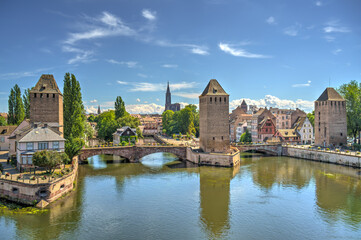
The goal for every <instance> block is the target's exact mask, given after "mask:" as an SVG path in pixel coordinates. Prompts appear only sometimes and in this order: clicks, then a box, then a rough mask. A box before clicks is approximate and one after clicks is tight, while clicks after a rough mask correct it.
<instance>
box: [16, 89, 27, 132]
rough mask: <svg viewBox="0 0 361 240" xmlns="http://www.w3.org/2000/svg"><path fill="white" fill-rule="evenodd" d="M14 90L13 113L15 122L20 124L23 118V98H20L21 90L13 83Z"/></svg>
mask: <svg viewBox="0 0 361 240" xmlns="http://www.w3.org/2000/svg"><path fill="white" fill-rule="evenodd" d="M14 92H15V108H14V115H15V124H17V125H18V124H20V123H21V122H22V121H23V120H24V118H25V110H24V104H23V100H22V98H21V90H20V87H19V86H18V85H17V84H15V86H14Z"/></svg>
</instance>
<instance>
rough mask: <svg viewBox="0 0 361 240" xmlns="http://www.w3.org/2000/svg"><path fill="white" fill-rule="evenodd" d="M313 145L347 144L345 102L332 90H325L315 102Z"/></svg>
mask: <svg viewBox="0 0 361 240" xmlns="http://www.w3.org/2000/svg"><path fill="white" fill-rule="evenodd" d="M314 131H315V145H318V146H330V145H333V146H338V145H346V144H347V119H346V101H345V99H343V98H342V97H341V95H340V94H339V93H338V92H337V91H336V90H335V89H333V88H326V90H325V91H324V92H323V93H322V94H321V96H320V97H319V98H318V99H317V100H316V101H315V128H314Z"/></svg>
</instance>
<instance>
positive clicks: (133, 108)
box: [125, 103, 164, 114]
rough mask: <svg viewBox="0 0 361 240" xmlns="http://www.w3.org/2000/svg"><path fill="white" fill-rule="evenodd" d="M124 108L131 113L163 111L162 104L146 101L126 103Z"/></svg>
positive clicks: (159, 112)
mask: <svg viewBox="0 0 361 240" xmlns="http://www.w3.org/2000/svg"><path fill="white" fill-rule="evenodd" d="M125 109H126V110H127V112H129V113H131V114H139V113H140V114H151V113H158V114H161V113H162V112H163V111H164V106H161V105H158V104H155V103H148V104H130V105H126V106H125Z"/></svg>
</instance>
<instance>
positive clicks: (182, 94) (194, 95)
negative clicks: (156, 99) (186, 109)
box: [172, 92, 201, 99]
mask: <svg viewBox="0 0 361 240" xmlns="http://www.w3.org/2000/svg"><path fill="white" fill-rule="evenodd" d="M172 95H174V96H179V97H184V98H191V99H198V97H199V95H201V94H200V93H188V92H173V93H172Z"/></svg>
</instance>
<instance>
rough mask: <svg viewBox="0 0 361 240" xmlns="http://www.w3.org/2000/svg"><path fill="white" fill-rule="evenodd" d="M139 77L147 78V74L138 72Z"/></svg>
mask: <svg viewBox="0 0 361 240" xmlns="http://www.w3.org/2000/svg"><path fill="white" fill-rule="evenodd" d="M137 75H138V76H139V77H142V78H147V77H148V76H147V75H145V74H143V73H138V74H137Z"/></svg>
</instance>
